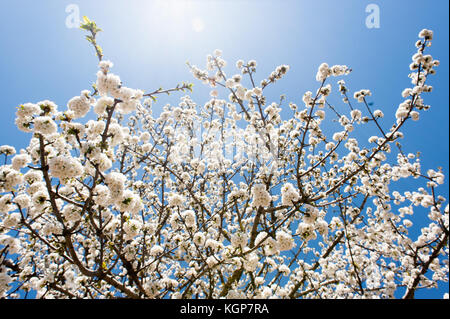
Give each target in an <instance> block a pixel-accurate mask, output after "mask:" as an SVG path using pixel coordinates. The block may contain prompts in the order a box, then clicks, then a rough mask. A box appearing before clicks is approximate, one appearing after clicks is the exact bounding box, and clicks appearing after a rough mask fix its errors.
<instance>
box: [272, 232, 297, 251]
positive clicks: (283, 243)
mask: <svg viewBox="0 0 450 319" xmlns="http://www.w3.org/2000/svg"><path fill="white" fill-rule="evenodd" d="M275 238H276V240H277V245H278V249H279V250H280V251H285V250H291V249H292V248H293V247H294V246H295V244H294V239H293V238H292V236H291V235H290V234H288V233H286V232H285V231H278V232H277V234H276V237H275Z"/></svg>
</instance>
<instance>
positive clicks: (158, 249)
mask: <svg viewBox="0 0 450 319" xmlns="http://www.w3.org/2000/svg"><path fill="white" fill-rule="evenodd" d="M163 252H164V248H162V247H161V246H159V245H154V246H153V247H152V248H151V249H150V255H151V256H158V255H160V254H162V253H163Z"/></svg>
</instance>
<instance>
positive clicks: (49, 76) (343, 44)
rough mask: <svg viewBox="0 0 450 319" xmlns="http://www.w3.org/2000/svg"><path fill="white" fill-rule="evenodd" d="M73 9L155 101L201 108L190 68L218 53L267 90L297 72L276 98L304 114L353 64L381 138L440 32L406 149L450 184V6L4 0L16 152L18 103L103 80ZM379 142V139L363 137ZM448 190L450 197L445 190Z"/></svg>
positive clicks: (2, 45)
mask: <svg viewBox="0 0 450 319" xmlns="http://www.w3.org/2000/svg"><path fill="white" fill-rule="evenodd" d="M371 3H374V4H377V5H378V6H379V8H380V18H381V20H380V24H381V25H380V28H379V29H368V28H367V27H366V24H365V20H366V17H367V15H368V13H366V12H365V9H366V6H367V5H368V4H371ZM69 4H76V5H78V6H79V9H80V16H83V15H87V16H88V17H90V18H91V19H93V20H95V21H96V22H97V24H98V25H99V26H100V27H101V28H102V29H103V30H104V32H102V33H100V34H99V36H98V41H99V43H100V45H101V46H102V47H103V49H104V53H105V58H106V59H110V60H112V61H113V62H114V65H115V66H114V68H113V72H114V73H116V74H119V75H120V76H121V79H122V80H123V82H124V85H126V86H128V87H132V88H140V89H142V90H144V91H153V90H154V89H157V88H159V87H160V86H162V87H165V88H168V87H173V86H174V85H176V84H177V83H179V82H181V81H192V82H194V83H195V86H194V93H193V94H192V96H193V98H194V100H195V101H197V103H199V104H201V103H204V102H205V101H206V99H207V98H209V97H208V95H207V94H208V93H209V89H208V88H205V87H202V85H201V84H200V83H199V82H198V81H195V80H194V79H193V78H192V75H191V74H190V72H189V69H188V68H187V67H186V64H185V62H186V61H187V60H189V61H190V62H191V63H192V64H197V65H199V66H202V67H203V66H204V63H205V56H206V54H209V53H211V52H212V51H213V50H214V49H216V48H219V49H222V50H223V55H224V58H225V59H226V60H227V61H228V62H229V68H228V69H227V71H228V73H229V74H231V73H232V72H235V71H236V70H235V69H234V63H235V61H236V60H237V59H244V60H249V59H255V60H256V61H257V62H258V75H259V76H260V78H259V80H260V79H262V78H263V77H265V76H267V75H269V74H270V72H271V71H272V70H273V69H274V68H275V67H276V66H278V65H280V64H289V65H290V67H291V69H290V71H289V73H288V75H287V76H286V77H285V78H284V79H283V80H282V81H280V82H278V83H277V85H276V86H275V87H274V88H271V89H270V90H268V93H269V95H270V94H272V95H270V96H271V97H272V98H273V100H274V101H277V99H278V96H279V95H280V94H283V93H284V94H286V96H287V101H292V102H295V103H297V104H298V105H302V103H301V97H302V95H303V93H304V92H305V91H307V90H311V91H315V90H316V89H317V82H316V81H315V73H316V71H317V67H318V66H319V65H320V63H322V62H327V63H329V64H330V65H333V64H346V65H349V66H350V67H352V68H353V72H352V74H351V75H350V76H349V77H347V78H346V82H347V83H348V84H349V88H350V89H351V90H352V91H355V90H359V89H366V88H367V89H371V90H372V93H373V96H372V97H371V99H370V100H371V101H372V102H374V106H375V107H376V108H380V109H381V110H382V111H383V112H384V113H385V115H386V119H384V122H382V123H385V126H384V127H385V129H387V128H388V127H389V126H388V124H389V123H391V122H392V121H391V119H392V118H393V116H394V114H395V110H396V108H397V106H398V104H399V103H401V102H402V100H403V99H402V97H401V95H400V93H401V92H402V90H403V89H404V88H406V87H410V86H411V84H410V79H409V78H408V77H407V75H408V73H409V72H410V71H409V67H408V66H409V63H410V62H411V58H410V57H411V55H412V54H413V53H414V52H415V50H416V49H415V47H414V43H415V41H416V40H417V34H418V32H419V31H420V30H421V29H423V28H428V29H432V30H434V34H435V39H434V40H433V46H432V47H431V50H428V51H427V52H428V53H430V54H432V55H433V57H435V58H436V59H439V60H440V61H441V66H440V67H438V68H437V75H435V76H432V77H430V80H429V82H428V83H429V84H431V85H433V86H434V91H433V92H432V93H431V94H426V95H424V98H425V103H426V104H430V105H431V106H432V108H431V110H430V111H428V112H425V113H422V114H421V118H420V121H419V122H412V121H409V123H408V124H407V125H406V128H404V129H403V130H402V131H403V132H404V133H405V135H406V136H408V139H406V140H404V141H402V145H403V149H404V151H405V152H412V153H415V152H416V151H420V152H421V153H422V156H421V158H422V165H423V168H424V171H426V169H428V168H433V169H436V168H437V167H439V166H440V167H442V168H443V170H444V173H445V175H446V176H448V173H449V166H448V158H449V148H448V139H449V130H448V129H449V127H448V120H449V114H448V111H449V104H448V101H449V96H448V86H449V83H448V82H449V81H448V79H449V74H448V70H449V65H448V62H449V58H448V54H449V41H448V40H449V34H448V27H449V13H448V12H449V1H447V0H433V1H423V0H420V1H419V0H395V1H392V0H384V1H381V0H367V1H365V0H344V1H335V0H321V1H287V0H278V1H268V0H262V1H261V0H252V1H251V0H247V1H244V0H228V1H224V0H223V1H214V0H212V1H206V0H197V1H187V0H179V1H173V0H172V1H170V0H166V1H142V0H141V1H137V0H133V1H118V0H116V1H111V0H108V1H106V0H105V1H99V0H96V1H87V0H77V1H75V0H72V1H60V0H47V1H33V0H15V1H8V2H6V1H2V3H1V7H0V30H1V31H0V32H1V38H0V96H1V102H0V107H1V112H2V113H1V117H0V145H2V144H9V145H13V146H15V147H16V148H17V150H19V149H20V148H22V147H26V146H27V141H28V139H29V135H28V134H25V133H22V132H20V131H19V130H18V129H17V128H16V126H15V125H14V119H15V111H16V107H17V106H18V105H19V104H21V103H26V102H37V101H40V100H44V99H49V100H52V101H54V102H56V103H57V104H58V105H59V106H60V108H61V109H64V108H65V105H66V103H67V101H68V100H69V99H70V98H71V97H73V96H75V95H79V93H80V91H81V90H83V89H90V86H91V84H92V83H93V82H94V81H95V79H96V78H95V73H96V71H97V62H98V61H97V59H96V57H95V56H94V52H93V48H92V47H91V46H89V44H88V43H87V41H86V40H85V39H84V32H83V31H81V30H79V29H76V28H67V27H66V18H67V16H68V15H69V13H67V12H66V11H65V9H66V6H67V5H69ZM193 19H200V20H201V21H202V23H203V26H204V29H203V30H202V31H201V32H196V31H195V30H194V29H193V27H192V21H193ZM335 90H336V87H335ZM166 100H167V101H172V103H177V100H176V99H175V100H174V99H173V98H172V100H170V99H169V100H168V98H162V101H161V103H159V104H157V105H156V107H162V106H163V105H164V103H163V102H165V101H166ZM156 112H157V110H156ZM372 133H373V134H376V133H377V132H376V130H374V131H373V132H365V134H367V135H369V136H370V135H371V134H372ZM446 181H448V178H446ZM443 190H444V195H445V196H447V197H448V186H445V188H444V189H443ZM441 193H442V189H441ZM444 290H446V291H448V285H447V287H446V288H445V289H444ZM441 291H442V290H441ZM418 296H422V297H435V298H441V296H442V294H441V293H439V294H436V295H434V294H429V293H428V292H424V294H422V295H419V294H418Z"/></svg>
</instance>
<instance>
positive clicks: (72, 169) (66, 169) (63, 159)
mask: <svg viewBox="0 0 450 319" xmlns="http://www.w3.org/2000/svg"><path fill="white" fill-rule="evenodd" d="M48 165H49V168H50V173H51V174H52V175H53V176H54V177H58V178H60V179H67V178H74V177H78V176H81V175H83V173H84V168H83V166H82V165H81V163H80V162H79V161H78V160H77V159H75V158H73V157H70V156H56V157H53V158H51V159H50V160H49V162H48Z"/></svg>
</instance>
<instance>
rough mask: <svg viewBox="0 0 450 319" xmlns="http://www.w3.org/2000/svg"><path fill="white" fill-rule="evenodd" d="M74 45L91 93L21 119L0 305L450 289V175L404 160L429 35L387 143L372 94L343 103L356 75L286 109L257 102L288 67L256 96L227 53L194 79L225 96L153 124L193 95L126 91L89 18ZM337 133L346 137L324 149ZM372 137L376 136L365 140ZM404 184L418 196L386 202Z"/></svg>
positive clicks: (322, 72) (0, 239) (21, 110)
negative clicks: (445, 285) (166, 100)
mask: <svg viewBox="0 0 450 319" xmlns="http://www.w3.org/2000/svg"><path fill="white" fill-rule="evenodd" d="M81 28H82V29H84V30H86V31H87V32H88V33H89V35H88V36H87V40H88V41H89V42H90V43H91V44H92V45H93V47H94V48H95V51H96V54H97V57H98V59H99V71H98V73H97V79H96V83H95V85H94V86H93V87H92V89H91V90H85V91H82V92H81V94H80V96H76V97H74V98H72V99H70V100H69V101H68V103H67V107H58V106H57V105H56V104H55V103H53V102H51V101H48V100H46V101H41V102H37V103H26V104H23V105H20V107H18V109H17V113H16V115H17V118H16V124H17V127H18V128H19V129H20V130H22V131H25V132H29V134H30V142H29V145H28V147H27V148H26V149H22V150H20V151H19V152H17V151H16V150H15V148H14V147H12V146H8V145H4V146H2V147H1V148H0V153H1V154H2V156H3V157H4V165H2V166H0V194H1V195H0V295H1V296H2V297H7V298H11V297H19V298H23V297H27V296H28V295H29V293H30V292H34V293H36V295H35V296H36V297H38V298H41V297H42V298H118V297H126V298H222V297H226V298H273V297H275V298H378V297H381V298H394V297H403V298H413V297H414V295H415V292H416V291H417V290H418V289H422V288H431V289H432V288H436V287H437V284H438V283H439V282H447V281H448V234H449V230H448V228H449V226H448V204H446V203H445V202H446V199H445V198H444V197H442V196H440V195H439V192H438V191H439V189H440V188H439V185H440V184H443V182H444V176H443V174H442V172H440V171H435V170H432V169H429V170H428V171H426V172H423V170H422V168H421V165H420V160H419V157H418V156H417V155H414V154H405V153H404V152H403V151H402V148H401V146H400V143H399V141H400V139H401V138H404V136H403V134H402V132H401V130H402V128H403V127H404V126H405V125H407V122H408V121H409V120H414V121H415V120H418V119H419V116H420V113H421V112H424V111H426V110H428V108H429V106H428V105H426V104H425V103H424V100H423V98H422V97H423V95H425V93H427V92H430V91H431V90H432V87H431V86H429V85H428V84H427V83H426V80H427V78H428V76H430V75H432V74H433V73H434V72H435V70H434V68H435V67H436V66H438V65H439V62H438V61H437V60H434V59H433V58H432V56H431V55H428V54H426V52H425V51H426V50H427V49H428V47H429V46H430V45H431V40H432V38H433V33H432V31H430V30H422V31H421V32H420V34H419V37H420V39H419V40H418V41H417V43H416V48H417V53H416V54H414V56H413V57H412V60H413V61H412V63H411V65H410V69H411V72H412V73H411V74H410V75H409V77H410V78H411V87H410V88H406V89H405V90H404V91H403V93H402V96H403V98H404V102H403V103H401V104H400V105H399V107H398V109H397V112H396V118H395V119H393V120H392V121H391V124H390V126H388V125H386V122H387V121H389V120H386V119H383V121H382V120H381V119H382V118H383V116H384V115H383V113H382V111H380V110H372V109H371V103H370V102H368V97H369V96H370V95H371V92H370V91H369V90H365V89H364V90H360V91H358V92H355V93H354V94H353V96H350V97H349V95H350V90H349V89H348V88H347V86H346V84H345V82H344V80H343V79H342V77H344V76H346V75H348V74H349V73H350V72H351V70H350V69H349V68H348V67H347V66H341V65H335V66H331V67H330V66H328V65H327V64H325V63H324V64H322V65H320V67H319V69H318V72H317V76H316V79H317V83H318V87H317V88H316V89H315V91H311V92H306V93H305V94H304V96H303V102H299V105H297V104H295V103H288V106H287V105H284V104H283V102H284V99H283V98H281V99H280V101H278V102H271V101H269V100H268V98H267V97H266V96H265V92H264V90H265V89H266V88H267V87H269V86H273V85H275V82H276V81H277V80H279V79H280V78H281V77H283V76H284V75H285V74H286V73H287V72H288V70H289V66H287V65H282V66H279V67H277V68H276V69H275V71H274V72H272V74H270V75H269V76H268V77H267V78H266V79H262V80H261V81H260V82H258V81H257V80H256V78H255V77H256V74H255V71H256V66H257V65H256V62H255V61H248V62H244V61H242V60H239V61H237V63H236V67H237V69H234V67H233V68H231V67H227V65H226V62H225V60H224V59H223V58H222V57H221V52H220V51H219V50H216V51H215V52H214V54H212V55H210V56H208V57H207V65H206V68H205V69H201V68H198V67H196V66H192V65H189V67H190V68H191V70H192V73H193V75H194V77H195V78H196V79H198V80H200V81H202V82H203V83H204V84H205V85H208V86H211V87H213V88H214V89H213V91H212V92H211V97H208V101H207V102H206V103H204V104H202V105H197V104H196V103H195V102H194V101H193V100H192V99H191V98H190V97H189V96H184V97H181V102H180V103H179V104H178V105H166V106H164V107H163V111H162V112H161V113H160V114H159V115H157V116H154V115H153V113H152V106H153V105H154V103H155V102H156V97H157V96H158V95H159V94H166V93H170V92H179V91H183V92H184V91H185V90H191V89H192V85H191V84H187V83H182V84H180V85H178V86H177V87H174V88H172V89H168V90H164V89H162V88H160V89H158V90H155V91H153V92H147V93H146V92H144V91H141V90H136V89H132V88H128V87H126V86H125V85H124V84H123V83H122V82H121V80H120V78H119V76H117V75H115V74H113V73H112V72H111V68H112V66H113V65H112V63H111V62H110V61H106V60H104V59H103V57H104V55H103V52H102V49H101V47H100V46H99V45H98V44H97V37H96V36H97V34H98V32H99V31H101V30H100V29H99V28H98V27H97V26H96V24H95V23H94V22H92V21H90V20H89V19H87V18H85V19H84V21H83V23H82V26H81ZM225 70H229V71H230V72H233V70H234V73H237V74H235V75H232V76H227V75H226V73H225ZM336 81H337V82H336ZM333 87H334V88H337V89H334V90H333V89H332V88H333ZM332 91H336V93H335V94H336V95H337V96H341V98H342V102H341V105H332V104H331V103H330V102H329V96H330V95H331V94H332ZM223 94H224V98H219V96H220V95H223ZM283 107H284V108H287V107H289V108H290V109H291V111H292V116H290V117H289V118H285V119H283V118H282V116H281V109H282V108H283ZM86 117H87V118H86ZM88 118H89V120H88ZM326 118H329V119H333V120H337V122H338V123H339V124H338V125H339V129H338V130H337V131H336V132H333V134H331V135H330V134H326V133H325V130H323V129H322V127H323V123H326ZM367 125H374V126H376V128H377V130H378V132H379V134H378V135H377V136H372V137H370V139H369V140H368V141H366V140H362V139H361V138H359V134H358V131H360V130H362V129H364V127H366V126H367ZM405 178H416V179H420V180H422V181H423V187H421V188H419V189H418V190H410V191H406V192H404V191H402V192H400V191H398V190H392V189H391V188H392V187H391V184H392V182H394V181H397V180H399V179H405ZM424 211H425V212H426V214H423V212H424ZM417 212H420V214H421V215H423V216H417V214H418V213H417ZM424 219H426V220H427V221H424ZM413 221H414V223H419V224H420V223H422V224H423V227H422V228H421V233H420V234H419V235H418V236H412V235H410V234H409V230H410V227H411V226H412V224H413Z"/></svg>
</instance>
